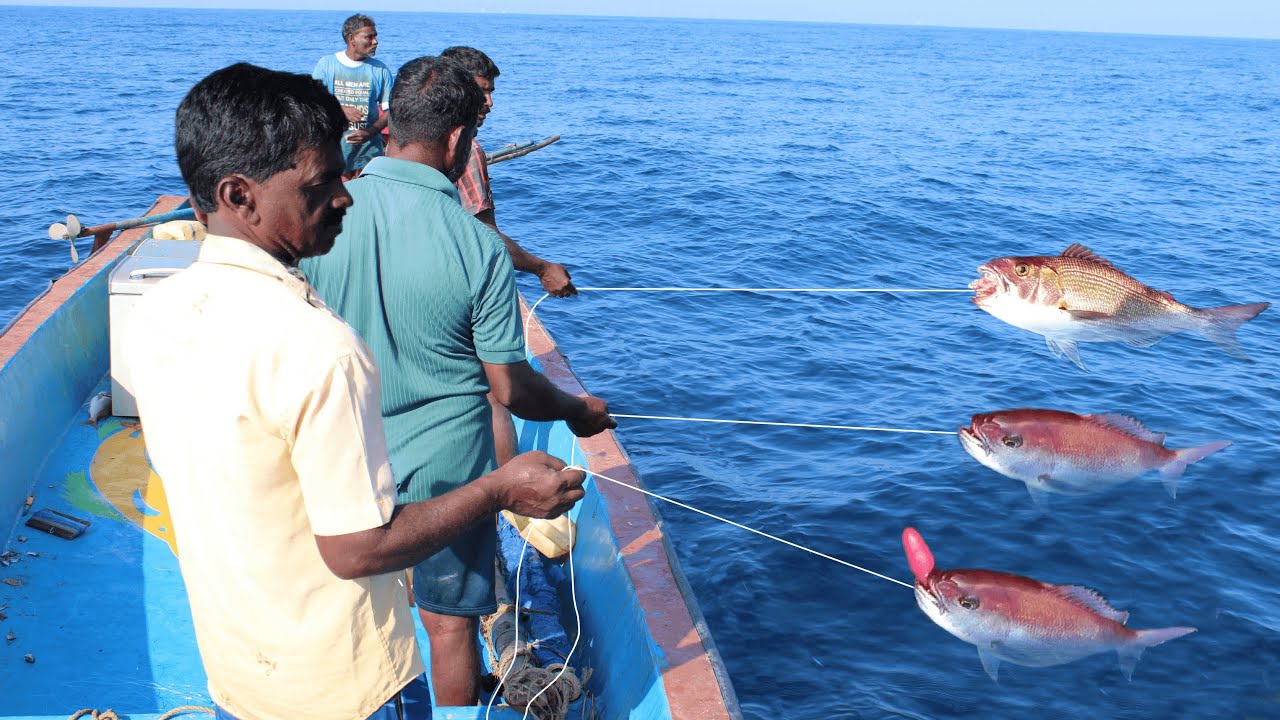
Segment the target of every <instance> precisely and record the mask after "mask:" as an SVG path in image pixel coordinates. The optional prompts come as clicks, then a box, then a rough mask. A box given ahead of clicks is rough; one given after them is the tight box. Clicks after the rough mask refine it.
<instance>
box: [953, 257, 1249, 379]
mask: <svg viewBox="0 0 1280 720" xmlns="http://www.w3.org/2000/svg"><path fill="white" fill-rule="evenodd" d="M978 272H980V273H982V277H981V278H980V279H978V280H975V281H973V282H972V283H970V284H969V287H970V288H972V289H973V291H974V297H973V302H974V303H975V304H976V305H977V306H978V307H980V308H982V309H983V310H986V311H987V312H989V313H991V314H992V315H995V316H996V317H998V318H1000V319H1001V320H1003V321H1005V322H1007V323H1009V324H1010V325H1013V326H1015V327H1020V328H1022V329H1023V330H1030V331H1031V332H1033V333H1036V334H1039V335H1043V336H1044V339H1045V343H1046V344H1047V345H1048V346H1049V350H1050V351H1052V352H1053V354H1054V355H1055V356H1057V357H1062V356H1063V355H1066V356H1067V357H1068V358H1070V359H1071V361H1072V362H1074V363H1075V364H1076V365H1079V366H1080V367H1081V368H1082V369H1083V368H1084V363H1083V362H1081V360H1080V354H1079V353H1078V352H1077V351H1076V343H1082V342H1121V343H1127V344H1129V345H1134V346H1137V347H1148V346H1150V345H1154V344H1155V343H1157V342H1159V341H1160V340H1162V339H1163V338H1165V337H1167V336H1169V335H1172V334H1174V333H1180V332H1188V331H1190V332H1197V333H1200V334H1201V335H1203V336H1205V337H1206V338H1208V339H1209V340H1212V341H1213V342H1214V343H1215V344H1217V345H1218V346H1219V347H1221V348H1222V349H1223V350H1225V351H1227V352H1228V353H1230V354H1231V355H1232V356H1234V357H1239V358H1243V359H1248V356H1247V355H1245V354H1244V351H1243V350H1242V349H1240V344H1239V343H1238V342H1237V341H1236V329H1237V328H1239V327H1240V326H1241V325H1243V324H1244V323H1246V322H1248V321H1249V320H1252V319H1253V318H1254V317H1256V316H1257V315H1258V313H1260V312H1262V311H1263V310H1266V309H1267V307H1268V306H1269V305H1270V303H1252V304H1249V305H1227V306H1225V307H1218V308H1207V309H1201V308H1194V307H1191V306H1189V305H1183V304H1182V303H1180V302H1178V301H1177V300H1174V299H1173V296H1172V295H1170V294H1169V293H1167V292H1162V291H1159V290H1153V289H1151V288H1149V287H1147V286H1146V285H1143V284H1142V283H1140V282H1138V281H1137V280H1134V279H1133V278H1132V277H1130V276H1129V275H1127V274H1126V273H1125V272H1124V271H1122V270H1120V269H1118V268H1116V266H1114V265H1112V264H1111V263H1110V262H1108V261H1106V260H1104V259H1103V258H1101V257H1099V256H1098V255H1096V254H1094V253H1093V251H1091V250H1090V249H1089V248H1087V247H1085V246H1083V245H1072V246H1071V247H1069V248H1067V249H1066V250H1063V251H1062V254H1061V255H1057V256H1041V255H1038V256H1033V257H1002V258H996V259H995V260H992V261H991V262H989V263H987V264H985V265H982V266H979V267H978Z"/></svg>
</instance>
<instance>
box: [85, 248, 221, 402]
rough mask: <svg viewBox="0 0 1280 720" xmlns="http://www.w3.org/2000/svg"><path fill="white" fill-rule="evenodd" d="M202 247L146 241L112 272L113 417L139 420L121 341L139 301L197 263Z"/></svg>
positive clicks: (109, 286)
mask: <svg viewBox="0 0 1280 720" xmlns="http://www.w3.org/2000/svg"><path fill="white" fill-rule="evenodd" d="M200 245H201V243H199V242H197V241H194V240H145V241H143V242H142V243H141V244H139V245H138V247H137V248H135V249H134V251H133V253H132V254H131V255H129V256H128V257H126V258H125V259H124V260H122V261H121V262H120V264H119V265H117V266H116V269H115V270H112V271H111V276H110V277H109V278H108V279H107V293H108V303H107V310H108V312H109V313H110V318H111V321H110V322H111V414H112V415H119V416H121V417H137V416H138V404H137V403H136V402H135V401H134V399H133V393H132V392H130V391H129V390H126V389H125V388H131V387H133V383H132V382H131V376H130V374H129V364H128V363H127V362H126V361H125V357H124V346H123V342H122V341H121V338H122V337H123V336H122V333H123V332H124V328H125V323H126V322H127V321H128V319H129V314H130V312H131V311H132V309H133V306H134V305H135V304H137V302H138V298H140V297H142V294H143V293H145V292H146V291H147V290H148V289H149V288H150V287H151V286H153V285H155V284H156V283H158V282H160V281H161V280H163V279H165V278H167V277H169V276H170V275H172V274H174V273H176V272H178V271H179V270H182V269H184V268H186V267H187V266H189V265H190V264H191V263H193V262H195V259H196V255H198V254H199V252H200Z"/></svg>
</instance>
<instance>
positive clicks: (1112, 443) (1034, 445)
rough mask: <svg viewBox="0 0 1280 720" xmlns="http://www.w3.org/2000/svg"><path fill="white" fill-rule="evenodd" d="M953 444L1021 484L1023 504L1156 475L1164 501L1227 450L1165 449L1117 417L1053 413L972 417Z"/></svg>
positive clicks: (1217, 445) (1155, 436) (1157, 436)
mask: <svg viewBox="0 0 1280 720" xmlns="http://www.w3.org/2000/svg"><path fill="white" fill-rule="evenodd" d="M959 435H960V444H961V445H962V446H963V447H964V449H965V451H966V452H968V453H969V454H970V455H972V456H973V459H975V460H977V461H978V462H980V463H982V464H983V465H986V466H987V467H989V468H991V469H992V470H995V471H996V472H998V473H1000V474H1001V475H1004V476H1006V477H1011V478H1013V479H1014V480H1021V481H1022V482H1024V483H1026V484H1027V491H1028V492H1029V493H1031V499H1032V500H1034V501H1035V502H1036V504H1037V505H1039V506H1040V507H1045V506H1046V505H1047V497H1046V493H1061V494H1063V495H1084V494H1086V493H1090V492H1094V491H1096V490H1102V489H1104V488H1108V487H1111V486H1113V485H1119V484H1120V483H1124V482H1128V481H1130V480H1132V479H1134V478H1136V477H1138V476H1139V475H1143V474H1145V473H1147V472H1149V471H1151V470H1159V472H1160V478H1161V479H1162V480H1163V481H1164V487H1165V490H1167V491H1168V492H1169V496H1170V497H1177V496H1178V478H1180V477H1182V473H1183V471H1185V470H1186V469H1187V466H1188V465H1190V464H1191V463H1194V462H1197V461H1199V460H1203V459H1204V458H1206V457H1208V456H1209V455H1212V454H1213V453H1216V452H1218V451H1219V450H1221V449H1223V448H1225V447H1227V446H1229V445H1230V444H1231V442H1230V441H1227V440H1220V441H1217V442H1211V443H1207V444H1205V445H1201V446H1199V447H1193V448H1186V449H1182V450H1171V449H1169V448H1166V447H1165V446H1164V434H1163V433H1155V432H1151V431H1150V430H1148V429H1146V428H1145V427H1143V426H1142V423H1140V422H1138V421H1137V420H1134V419H1133V418H1131V417H1126V416H1124V415H1076V414H1075V413H1069V412H1063V411H1061V410H1030V409H1024V410H1001V411H999V412H993V413H986V414H979V415H974V416H973V420H972V422H971V423H970V425H969V427H961V428H959Z"/></svg>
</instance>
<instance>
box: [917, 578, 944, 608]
mask: <svg viewBox="0 0 1280 720" xmlns="http://www.w3.org/2000/svg"><path fill="white" fill-rule="evenodd" d="M929 585H930V587H925V585H924V583H921V582H920V581H919V580H917V581H916V585H915V591H916V604H917V605H921V606H923V605H924V604H925V603H926V602H928V603H929V604H930V605H932V606H933V608H934V609H935V610H937V611H938V614H939V615H943V614H945V613H946V612H947V606H946V605H944V604H943V602H942V598H940V597H938V596H937V595H934V594H933V589H932V585H933V582H932V581H929Z"/></svg>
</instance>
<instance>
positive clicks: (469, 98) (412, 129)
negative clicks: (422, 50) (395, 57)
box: [390, 56, 484, 147]
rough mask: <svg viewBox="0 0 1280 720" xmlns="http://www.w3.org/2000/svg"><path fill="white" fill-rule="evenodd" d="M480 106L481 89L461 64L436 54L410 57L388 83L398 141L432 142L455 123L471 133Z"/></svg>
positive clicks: (402, 143) (394, 133)
mask: <svg viewBox="0 0 1280 720" xmlns="http://www.w3.org/2000/svg"><path fill="white" fill-rule="evenodd" d="M483 106H484V93H482V92H480V86H479V85H477V84H476V80H475V77H474V76H473V75H471V73H469V72H467V71H466V70H464V69H463V68H462V66H460V65H458V64H457V63H455V62H453V61H452V60H448V59H446V58H439V57H429V56H428V57H420V58H418V59H417V60H410V61H409V62H407V63H405V64H404V67H402V68H400V72H398V73H396V82H395V84H394V85H392V87H391V110H390V115H391V121H390V122H391V135H392V137H394V138H395V139H396V142H397V143H399V144H400V145H409V144H411V143H423V144H430V143H434V142H437V141H439V140H440V138H442V137H444V136H445V135H446V134H448V133H449V131H450V130H452V129H453V128H455V127H458V126H462V127H464V128H467V129H468V132H470V133H471V134H473V135H474V133H475V129H476V121H477V119H478V118H479V117H480V108H481V107H483ZM468 147H469V146H468Z"/></svg>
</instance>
